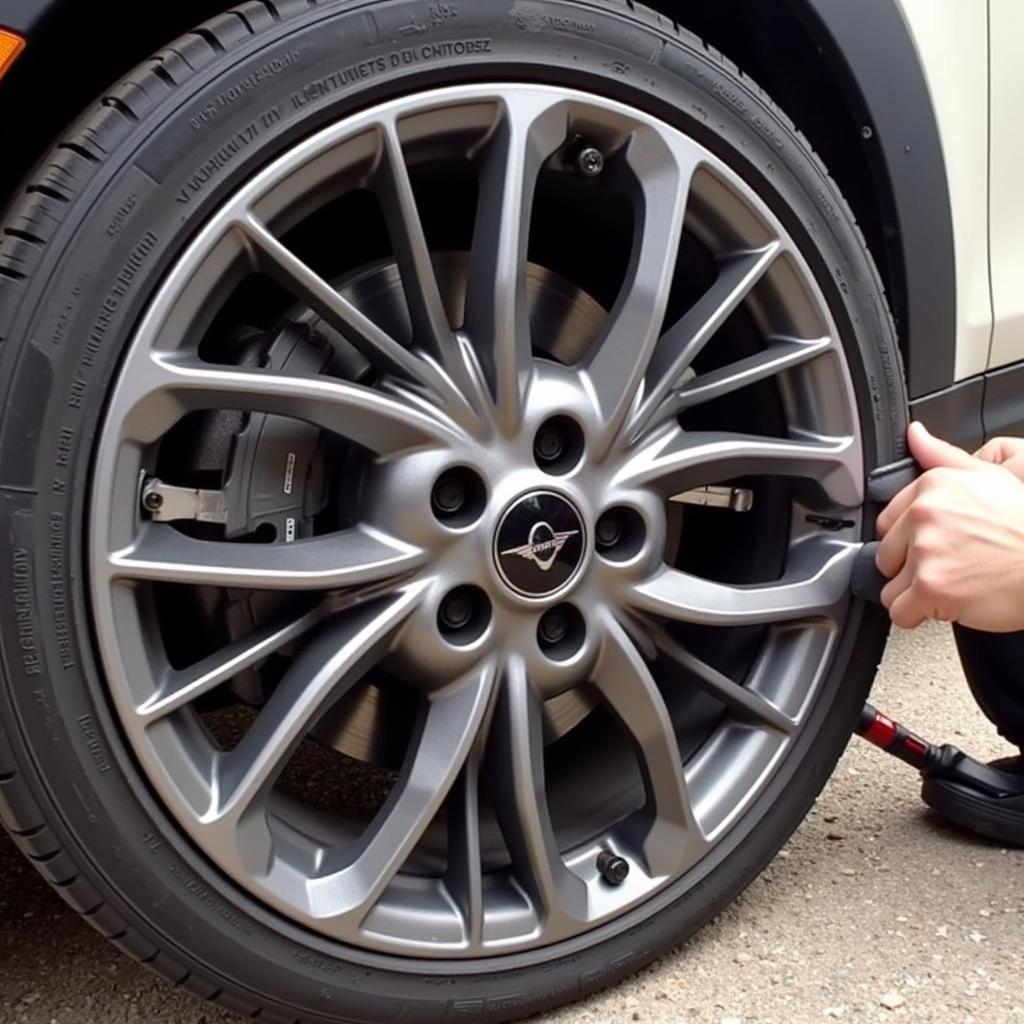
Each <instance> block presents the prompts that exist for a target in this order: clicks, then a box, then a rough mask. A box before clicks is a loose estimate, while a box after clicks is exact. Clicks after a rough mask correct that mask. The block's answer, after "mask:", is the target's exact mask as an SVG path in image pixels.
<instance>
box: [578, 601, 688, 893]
mask: <svg viewBox="0 0 1024 1024" xmlns="http://www.w3.org/2000/svg"><path fill="white" fill-rule="evenodd" d="M603 618H604V622H603V627H604V641H603V646H602V650H601V655H600V658H599V659H598V663H597V668H596V671H595V673H594V685H595V686H596V687H597V689H598V691H599V692H600V693H601V695H602V697H603V698H604V700H605V701H606V702H607V704H608V706H609V707H610V709H611V710H612V712H613V713H614V715H615V716H616V718H618V720H619V722H620V723H621V724H622V726H623V728H625V730H626V731H627V732H628V733H629V736H630V740H631V742H632V745H633V748H634V750H635V752H636V755H637V759H638V761H639V764H640V769H641V772H642V774H643V777H644V785H645V788H646V790H647V806H646V807H645V809H644V811H643V812H642V813H641V815H640V817H639V818H638V819H636V820H635V821H633V822H631V823H630V824H629V826H628V828H627V831H628V832H630V833H639V834H638V835H634V836H633V837H632V838H633V839H634V841H635V842H636V843H637V846H638V847H639V849H640V850H641V851H642V854H643V858H644V861H645V862H646V867H647V872H648V874H650V875H654V876H656V875H670V874H672V873H673V872H675V871H677V870H678V869H679V868H680V866H681V864H682V862H683V860H684V859H685V857H686V856H688V855H691V854H692V852H693V850H692V847H693V845H694V844H696V845H698V846H699V845H702V844H703V843H704V837H703V835H702V833H701V829H700V826H699V825H698V823H697V820H696V817H695V815H694V811H693V805H692V803H691V801H690V796H689V793H688V792H687V788H686V780H685V777H684V774H683V763H682V757H681V755H680V752H679V741H678V740H677V739H676V733H675V729H674V727H673V725H672V719H671V718H670V717H669V713H668V708H667V707H666V706H665V701H664V698H663V697H662V695H661V692H660V691H659V690H658V686H657V684H656V683H655V681H654V678H653V677H652V676H651V673H650V670H649V669H648V667H647V665H646V663H645V662H644V659H643V657H642V656H641V655H640V652H639V651H638V650H637V649H636V646H635V645H634V644H633V642H632V641H631V640H630V639H629V637H628V636H627V635H626V633H625V632H624V631H623V629H622V627H621V626H620V625H619V624H618V623H617V622H616V621H615V620H614V618H613V617H612V616H611V615H610V614H609V613H607V612H605V613H603Z"/></svg>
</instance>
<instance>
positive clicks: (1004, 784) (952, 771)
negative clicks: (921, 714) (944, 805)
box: [856, 704, 1024, 798]
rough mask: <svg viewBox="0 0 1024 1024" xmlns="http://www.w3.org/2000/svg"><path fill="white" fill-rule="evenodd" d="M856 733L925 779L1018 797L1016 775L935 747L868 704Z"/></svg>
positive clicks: (1019, 784) (1018, 778) (951, 749)
mask: <svg viewBox="0 0 1024 1024" xmlns="http://www.w3.org/2000/svg"><path fill="white" fill-rule="evenodd" d="M856 732H857V735H858V736H863V737H864V739H866V740H867V741H868V742H869V743H873V744H874V745H875V746H876V747H878V748H879V749H881V750H884V751H885V752H886V753H887V754H892V756H893V757H898V758H899V759H900V760H901V761H905V762H906V763H907V764H909V765H911V767H913V768H916V769H917V770H918V771H919V772H921V774H922V775H924V776H925V777H926V778H931V779H947V780H949V781H950V782H957V783H959V784H960V785H962V786H969V787H970V788H971V789H974V790H977V791H979V792H981V793H984V794H986V795H988V796H994V797H1000V798H1003V797H1015V796H1019V795H1020V792H1021V787H1022V784H1024V779H1022V778H1021V776H1020V775H1017V774H1014V773H1012V772H1004V771H1001V770H1000V769H999V768H997V767H993V766H992V765H987V764H982V763H981V762H980V761H975V760H974V758H973V757H969V756H968V755H967V754H965V753H964V752H963V751H962V750H958V749H957V748H956V747H954V746H951V745H950V744H948V743H944V744H943V745H942V746H941V747H939V746H936V745H935V744H933V743H929V742H928V741H927V740H923V739H921V737H920V736H917V735H915V734H914V733H912V732H910V730H909V729H907V728H906V727H905V726H902V725H900V723H899V722H896V721H894V720H893V719H891V718H889V716H888V715H883V714H882V712H881V711H877V710H876V709H875V708H873V707H872V706H871V705H870V704H865V705H864V710H863V711H862V712H861V713H860V719H859V720H858V722H857V728H856Z"/></svg>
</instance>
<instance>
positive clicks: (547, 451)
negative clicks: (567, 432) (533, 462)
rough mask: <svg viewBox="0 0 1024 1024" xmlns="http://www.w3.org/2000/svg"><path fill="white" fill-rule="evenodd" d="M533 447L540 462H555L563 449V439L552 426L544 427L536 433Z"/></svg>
mask: <svg viewBox="0 0 1024 1024" xmlns="http://www.w3.org/2000/svg"><path fill="white" fill-rule="evenodd" d="M535 448H536V453H537V459H538V460H539V461H540V462H556V461H557V460H558V459H559V458H561V456H562V452H564V451H565V439H564V438H563V437H562V435H561V433H560V432H559V431H558V430H556V429H555V428H554V427H545V428H544V429H543V430H542V431H541V432H540V433H539V434H538V435H537V443H536V446H535Z"/></svg>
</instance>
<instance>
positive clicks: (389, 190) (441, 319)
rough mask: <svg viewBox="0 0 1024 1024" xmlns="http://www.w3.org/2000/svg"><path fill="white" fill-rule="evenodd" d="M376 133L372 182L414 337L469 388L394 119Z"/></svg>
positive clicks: (465, 391)
mask: <svg viewBox="0 0 1024 1024" xmlns="http://www.w3.org/2000/svg"><path fill="white" fill-rule="evenodd" d="M381 133H382V143H383V154H382V160H381V164H380V168H379V170H378V173H377V176H376V182H377V186H378V188H379V190H380V193H381V205H382V208H383V210H384V216H385V219H386V221H387V224H388V232H389V234H390V236H391V244H392V245H393V246H394V249H395V256H396V257H397V259H398V268H399V272H400V273H401V275H402V288H403V290H404V292H405V298H406V303H407V304H408V307H409V317H410V319H411V321H412V328H413V338H414V341H415V342H416V344H417V345H418V346H419V347H420V348H422V349H423V350H424V351H426V352H428V353H429V354H430V355H431V356H433V358H434V359H436V360H437V362H438V363H439V364H440V365H441V366H442V367H443V368H444V369H445V371H446V372H447V373H448V375H449V376H450V377H452V379H453V380H454V381H455V382H456V384H457V385H458V386H459V387H460V389H461V390H462V392H463V393H466V394H468V393H471V392H470V385H469V381H468V379H467V375H466V373H465V364H464V363H463V361H462V359H461V358H460V357H459V353H458V343H457V341H456V338H455V332H454V331H453V330H452V325H451V323H450V322H449V320H448V313H447V311H446V310H445V306H444V301H443V299H442V298H441V290H440V288H439V287H438V283H437V274H436V273H435V271H434V263H433V260H432V259H431V256H430V249H429V247H428V245H427V238H426V235H425V234H424V231H423V221H422V219H421V218H420V213H419V208H418V206H417V204H416V196H415V194H414V193H413V188H412V182H411V181H410V179H409V168H408V166H407V165H406V162H405V154H404V152H403V150H402V142H401V139H400V138H399V136H398V127H397V125H396V124H395V122H394V121H388V122H386V123H385V124H383V125H382V126H381Z"/></svg>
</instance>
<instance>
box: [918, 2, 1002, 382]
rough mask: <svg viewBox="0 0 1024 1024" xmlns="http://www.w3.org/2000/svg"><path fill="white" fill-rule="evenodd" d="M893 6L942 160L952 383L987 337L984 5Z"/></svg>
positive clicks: (981, 359)
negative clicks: (949, 251)
mask: <svg viewBox="0 0 1024 1024" xmlns="http://www.w3.org/2000/svg"><path fill="white" fill-rule="evenodd" d="M1011 2H1015V0H1011ZM900 6H901V8H902V11H903V15H904V17H905V19H906V21H907V25H908V26H909V28H910V31H911V35H912V36H913V39H914V44H915V46H916V47H917V50H918V53H919V54H920V57H921V65H922V67H923V68H924V72H925V77H926V78H927V81H928V88H929V91H930V93H931V97H932V104H933V106H934V108H935V115H936V120H937V121H938V125H939V135H940V137H941V139H942V149H943V153H944V154H945V159H946V175H947V178H948V180H949V201H950V207H951V209H952V212H953V234H954V247H955V252H956V299H957V302H956V308H957V330H956V363H955V369H954V379H955V380H963V379H965V378H967V377H971V376H974V375H975V374H978V373H982V372H983V371H984V370H985V369H986V367H987V366H988V356H989V345H990V341H991V337H992V319H993V317H992V297H991V291H990V287H989V267H988V244H989V239H988V117H987V111H988V10H987V4H986V0H900Z"/></svg>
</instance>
